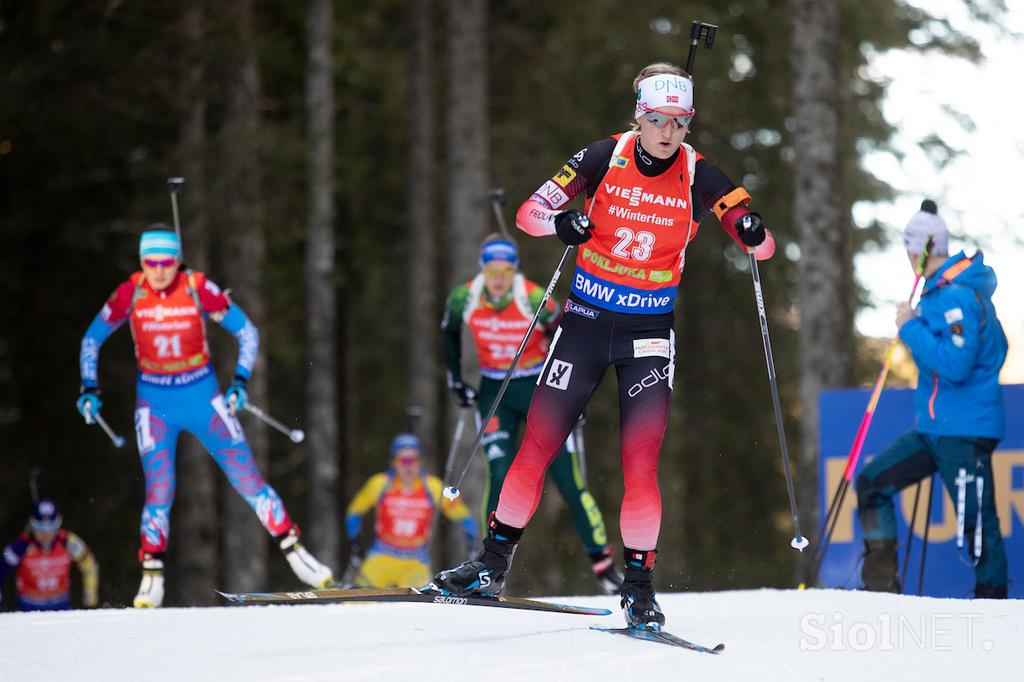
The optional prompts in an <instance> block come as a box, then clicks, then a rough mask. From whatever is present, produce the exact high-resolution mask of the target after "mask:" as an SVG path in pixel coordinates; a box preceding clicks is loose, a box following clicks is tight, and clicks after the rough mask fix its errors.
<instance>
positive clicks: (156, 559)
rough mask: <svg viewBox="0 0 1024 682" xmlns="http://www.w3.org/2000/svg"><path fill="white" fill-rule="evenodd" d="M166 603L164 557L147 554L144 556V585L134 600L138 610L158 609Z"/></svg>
mask: <svg viewBox="0 0 1024 682" xmlns="http://www.w3.org/2000/svg"><path fill="white" fill-rule="evenodd" d="M163 603H164V555H163V552H160V553H149V552H146V553H144V554H143V555H142V583H141V584H140V585H139V592H138V594H136V595H135V599H133V600H132V606H134V607H135V608H137V609H156V608H159V607H160V605H161V604H163Z"/></svg>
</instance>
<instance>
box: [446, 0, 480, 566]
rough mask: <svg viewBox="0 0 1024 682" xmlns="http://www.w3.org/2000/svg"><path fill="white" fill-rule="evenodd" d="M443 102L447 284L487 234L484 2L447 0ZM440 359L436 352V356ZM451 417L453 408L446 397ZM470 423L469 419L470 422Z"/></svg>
mask: <svg viewBox="0 0 1024 682" xmlns="http://www.w3.org/2000/svg"><path fill="white" fill-rule="evenodd" d="M447 10H448V16H447V36H446V37H447V40H446V41H445V46H446V51H447V64H446V76H447V106H446V108H445V109H446V117H445V134H446V150H447V172H446V173H445V176H446V180H447V186H448V225H449V227H448V238H449V240H450V244H451V246H450V248H449V249H448V256H449V263H448V265H449V267H448V282H447V285H448V287H449V288H451V287H454V286H456V285H457V284H459V283H461V282H465V281H466V280H467V279H469V276H470V275H471V274H472V273H473V272H474V270H475V268H476V262H477V258H478V256H479V252H480V242H481V241H482V240H483V237H484V236H485V234H486V233H487V232H488V230H487V225H489V224H490V213H489V210H490V207H489V205H488V201H489V199H488V195H487V190H488V177H489V174H488V143H489V139H488V124H487V4H486V2H485V1H484V0H449V2H448V5H447ZM435 357H439V356H435ZM475 358H476V354H475V352H473V349H472V344H467V343H463V354H462V369H463V376H464V377H466V378H467V379H468V380H470V381H472V380H474V377H476V376H478V373H477V372H478V368H477V367H476V366H475ZM445 404H446V405H447V406H448V410H449V415H450V416H449V418H448V420H447V422H446V423H448V424H453V423H454V421H455V417H454V416H451V415H452V414H453V413H454V411H455V409H456V408H455V406H454V405H453V404H452V402H451V401H446V403H445ZM470 425H471V426H472V422H470ZM466 456H468V453H467V452H466V451H465V449H464V448H463V449H460V450H459V452H458V457H457V459H456V462H455V468H456V471H455V473H454V476H456V477H457V476H458V474H459V472H460V471H461V468H462V467H463V466H465V457H466ZM483 460H484V458H483V457H475V458H474V459H473V463H472V466H471V467H470V469H469V470H468V471H467V473H466V477H465V479H464V481H463V483H464V485H463V486H461V488H462V491H463V493H464V501H465V503H466V504H467V505H469V508H470V509H480V505H481V503H482V493H483V488H484V483H483V480H484V477H485V473H484V472H485V467H486V463H485V462H484V461H483ZM446 535H447V542H446V543H445V548H446V550H447V552H448V555H449V556H450V557H453V558H454V559H461V558H462V556H463V555H464V554H465V549H464V548H463V547H462V539H461V538H460V537H457V535H458V534H457V533H447V534H446Z"/></svg>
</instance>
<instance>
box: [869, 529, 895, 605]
mask: <svg viewBox="0 0 1024 682" xmlns="http://www.w3.org/2000/svg"><path fill="white" fill-rule="evenodd" d="M899 574H900V564H899V558H898V557H897V556H896V541H895V540H865V541H864V566H863V567H862V568H861V569H860V578H861V580H863V581H864V589H865V590H867V591H868V592H895V593H896V594H899V593H900V577H899Z"/></svg>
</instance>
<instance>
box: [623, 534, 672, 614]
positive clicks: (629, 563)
mask: <svg viewBox="0 0 1024 682" xmlns="http://www.w3.org/2000/svg"><path fill="white" fill-rule="evenodd" d="M657 554H658V551H657V550H654V549H651V550H647V551H645V552H642V551H636V550H631V549H627V550H625V551H624V552H623V555H624V556H625V559H626V572H625V577H624V579H623V581H622V591H621V592H620V594H621V595H622V602H621V604H622V613H623V615H624V616H625V617H626V625H628V626H629V627H631V628H641V629H646V630H661V626H662V625H664V624H665V614H664V613H662V612H661V607H660V606H659V605H658V600H657V599H655V598H654V583H653V582H652V581H651V572H652V571H653V570H654V561H655V558H656V557H657Z"/></svg>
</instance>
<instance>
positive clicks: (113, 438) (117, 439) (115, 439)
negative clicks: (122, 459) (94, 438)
mask: <svg viewBox="0 0 1024 682" xmlns="http://www.w3.org/2000/svg"><path fill="white" fill-rule="evenodd" d="M94 422H95V423H96V424H99V425H100V428H101V429H103V431H104V433H106V434H107V437H108V438H110V442H111V443H113V444H114V447H115V448H123V447H124V437H123V436H119V435H117V434H116V433H114V430H113V429H112V428H110V425H109V424H107V420H106V419H104V418H103V415H102V414H100V413H99V412H97V413H96V414H93V413H92V406H91V405H88V404H86V406H85V423H86V424H92V423H94Z"/></svg>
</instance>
